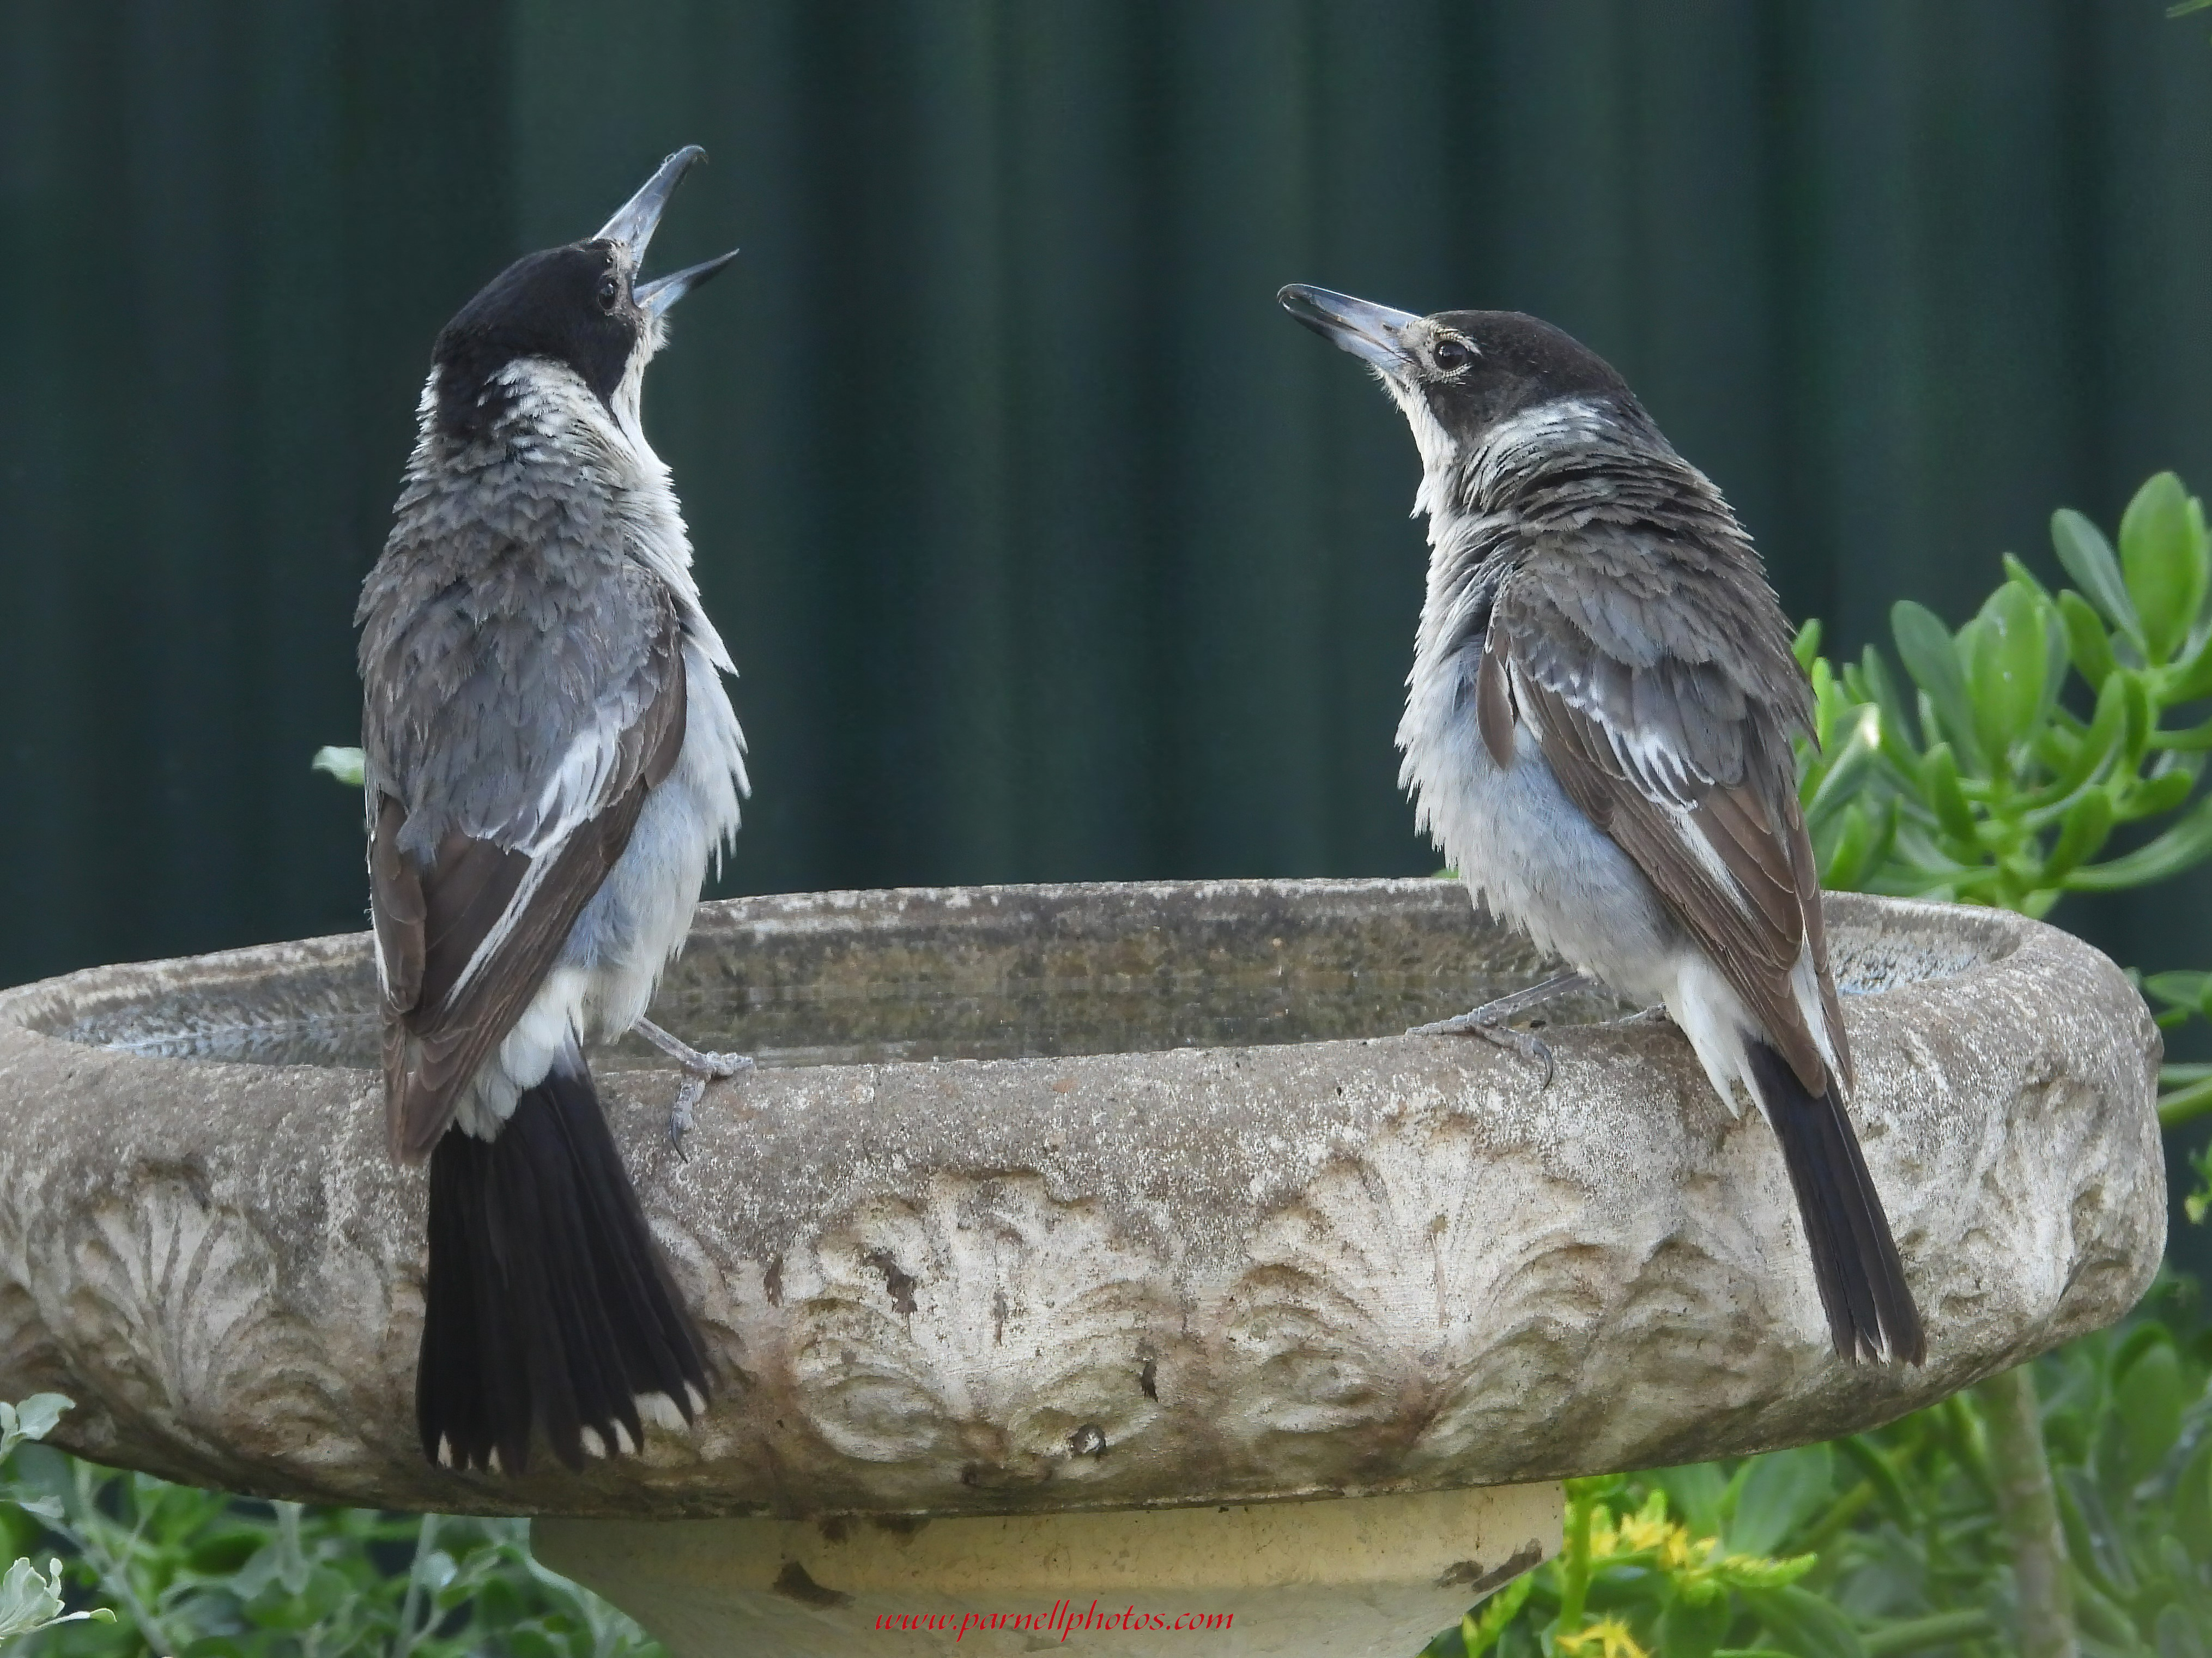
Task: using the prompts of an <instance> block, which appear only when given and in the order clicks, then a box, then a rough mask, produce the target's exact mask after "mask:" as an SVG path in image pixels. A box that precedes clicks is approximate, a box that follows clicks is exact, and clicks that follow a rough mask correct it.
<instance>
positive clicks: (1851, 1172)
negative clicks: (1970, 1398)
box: [1746, 1042, 1928, 1364]
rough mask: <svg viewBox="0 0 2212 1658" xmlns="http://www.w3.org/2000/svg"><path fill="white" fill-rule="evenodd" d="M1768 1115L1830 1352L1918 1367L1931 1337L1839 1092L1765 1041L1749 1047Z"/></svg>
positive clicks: (1923, 1359)
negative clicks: (1816, 1082) (1823, 1312)
mask: <svg viewBox="0 0 2212 1658" xmlns="http://www.w3.org/2000/svg"><path fill="white" fill-rule="evenodd" d="M1746 1047H1747V1049H1748V1052H1749V1055H1750V1060H1751V1072H1752V1076H1753V1079H1754V1081H1755V1082H1756V1083H1757V1084H1758V1088H1759V1102H1760V1103H1761V1104H1762V1105H1763V1106H1764V1107H1765V1111H1766V1120H1767V1121H1769V1122H1770V1123H1771V1124H1772V1125H1773V1127H1774V1133H1775V1136H1776V1138H1778V1139H1780V1140H1781V1142H1782V1160H1783V1162H1784V1163H1785V1164H1787V1165H1788V1167H1789V1169H1790V1185H1791V1186H1792V1187H1794V1188H1795V1189H1796V1193H1797V1212H1798V1213H1799V1214H1800V1215H1801V1216H1802V1218H1803V1219H1804V1224H1805V1242H1806V1245H1807V1247H1808V1248H1809V1249H1810V1250H1811V1251H1812V1254H1813V1281H1814V1283H1815V1284H1818V1285H1819V1286H1820V1304H1821V1305H1822V1306H1823V1307H1824V1308H1826V1309H1827V1314H1828V1333H1829V1334H1830V1335H1831V1336H1832V1338H1833V1339H1834V1341H1835V1344H1836V1351H1837V1352H1838V1353H1839V1354H1841V1355H1842V1356H1843V1357H1845V1358H1848V1359H1853V1360H1858V1359H1893V1360H1898V1359H1901V1360H1904V1361H1905V1362H1907V1363H1913V1364H1919V1363H1925V1362H1926V1360H1927V1357H1928V1339H1927V1336H1926V1334H1925V1333H1923V1330H1922V1328H1921V1325H1920V1311H1919V1309H1918V1308H1917V1307H1916V1306H1914V1305H1913V1302H1912V1291H1911V1288H1910V1287H1909V1286H1908V1285H1907V1284H1905V1267H1904V1266H1903V1264H1902V1263H1901V1262H1900V1261H1899V1260H1898V1258H1897V1243H1896V1241H1895V1240H1894V1239H1893V1238H1892V1237H1891V1236H1890V1231H1889V1218H1888V1217H1887V1215H1885V1214H1884V1213H1883V1212H1882V1207H1881V1193H1878V1192H1876V1191H1875V1187H1874V1180H1873V1177H1872V1176H1871V1175H1869V1174H1868V1173H1867V1166H1866V1158H1865V1157H1864V1156H1863V1154H1862V1153H1861V1152H1860V1151H1859V1141H1858V1136H1857V1134H1855V1133H1852V1132H1851V1121H1850V1117H1849V1116H1848V1115H1847V1114H1845V1112H1844V1103H1843V1099H1842V1095H1841V1090H1838V1089H1837V1088H1836V1087H1835V1086H1834V1085H1833V1084H1831V1085H1830V1087H1829V1089H1828V1091H1827V1092H1826V1094H1813V1093H1808V1091H1807V1090H1806V1088H1805V1085H1804V1084H1803V1083H1802V1082H1800V1081H1799V1080H1798V1078H1797V1073H1796V1072H1794V1071H1792V1070H1791V1069H1790V1063H1789V1061H1788V1060H1784V1058H1783V1057H1782V1055H1781V1054H1778V1053H1776V1052H1775V1051H1774V1049H1772V1048H1769V1047H1768V1046H1767V1045H1766V1044H1765V1042H1747V1044H1746Z"/></svg>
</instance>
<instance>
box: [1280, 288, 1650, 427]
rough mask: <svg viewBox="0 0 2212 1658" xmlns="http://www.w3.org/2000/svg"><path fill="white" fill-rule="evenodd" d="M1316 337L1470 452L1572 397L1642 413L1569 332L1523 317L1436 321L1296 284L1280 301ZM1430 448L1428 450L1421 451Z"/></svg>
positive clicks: (1417, 418) (1496, 314)
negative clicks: (1364, 365) (1513, 422)
mask: <svg viewBox="0 0 2212 1658" xmlns="http://www.w3.org/2000/svg"><path fill="white" fill-rule="evenodd" d="M1275 297H1276V299H1277V300H1278V301H1279V302H1280V303H1281V305H1282V307H1283V309H1285V311H1287V312H1289V313H1291V315H1292V316H1293V317H1296V318H1297V319H1298V320H1299V321H1300V322H1302V323H1304V325H1306V326H1307V327H1309V328H1310V329H1312V330H1313V331H1315V332H1316V333H1317V334H1320V335H1322V336H1323V337H1326V338H1328V339H1330V340H1333V341H1334V342H1335V343H1337V344H1338V345H1340V346H1341V347H1342V348H1343V349H1345V350H1346V351H1349V352H1351V353H1352V355H1354V356H1357V357H1359V358H1362V359H1364V361H1366V362H1368V363H1369V364H1370V366H1371V367H1373V368H1374V369H1375V372H1376V374H1379V375H1381V376H1382V378H1383V384H1384V385H1385V386H1388V387H1389V391H1390V393H1391V395H1392V396H1393V397H1394V398H1396V399H1397V401H1398V404H1399V406H1400V407H1401V408H1402V409H1403V410H1405V411H1406V415H1407V418H1408V419H1409V420H1411V421H1412V422H1413V423H1414V431H1415V436H1416V437H1417V438H1422V437H1424V436H1425V434H1424V432H1423V428H1422V419H1423V416H1424V414H1425V416H1427V417H1428V418H1430V419H1431V420H1433V422H1435V428H1437V433H1438V434H1440V435H1442V436H1443V437H1445V438H1447V439H1449V440H1450V441H1451V442H1452V443H1453V445H1455V446H1456V447H1458V448H1461V449H1462V450H1464V449H1465V448H1467V447H1468V446H1472V445H1473V444H1474V443H1476V442H1478V441H1479V440H1480V439H1481V437H1482V436H1483V434H1485V433H1486V432H1488V431H1489V430H1490V428H1492V427H1493V426H1496V425H1497V424H1498V422H1501V421H1504V420H1506V419H1509V418H1510V417H1511V416H1514V415H1517V414H1519V413H1521V412H1522V410H1528V409H1535V408H1539V407H1541V406H1542V405H1543V404H1547V403H1556V402H1559V401H1561V400H1563V399H1565V398H1591V399H1598V400H1604V401H1608V402H1612V403H1614V404H1619V405H1620V407H1621V408H1622V409H1623V410H1633V409H1634V408H1635V407H1636V400H1635V394H1634V393H1633V392H1630V390H1629V389H1628V383H1627V382H1626V380H1622V379H1621V378H1620V375H1619V374H1615V373H1614V372H1613V368H1612V366H1611V365H1610V364H1608V363H1607V361H1605V359H1604V358H1602V357H1601V356H1599V355H1597V353H1596V352H1595V351H1592V350H1591V349H1589V347H1587V346H1585V345H1583V343H1581V342H1579V341H1577V339H1575V338H1574V337H1573V336H1571V335H1570V334H1568V333H1567V332H1566V331H1565V330H1563V329H1559V328H1554V327H1553V326H1552V325H1551V324H1549V323H1547V322H1545V321H1543V320H1542V319H1540V318H1536V317H1531V316H1528V315H1526V314H1525V313H1522V312H1518V311H1439V312H1438V313H1437V314H1436V315H1434V316H1432V317H1417V316H1414V315H1413V313H1410V312H1406V311H1393V310H1391V309H1390V308H1389V307H1388V306H1381V305H1373V304H1370V303H1369V302H1368V301H1365V300H1355V299H1353V298H1352V297H1351V295H1346V294H1332V293H1330V292H1329V291H1328V289H1327V288H1308V287H1306V286H1305V285H1304V283H1302V282H1294V283H1292V284H1291V286H1290V287H1288V288H1284V289H1283V290H1282V291H1281V292H1280V293H1279V294H1278V295H1276V296H1275ZM1427 446H1428V445H1427V443H1424V448H1426V447H1427Z"/></svg>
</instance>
